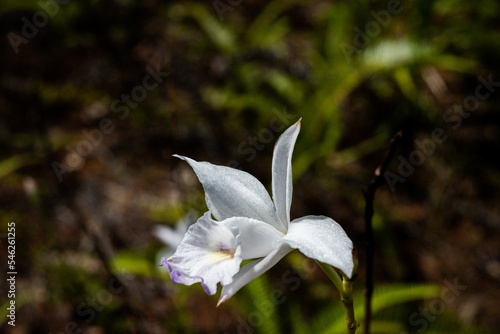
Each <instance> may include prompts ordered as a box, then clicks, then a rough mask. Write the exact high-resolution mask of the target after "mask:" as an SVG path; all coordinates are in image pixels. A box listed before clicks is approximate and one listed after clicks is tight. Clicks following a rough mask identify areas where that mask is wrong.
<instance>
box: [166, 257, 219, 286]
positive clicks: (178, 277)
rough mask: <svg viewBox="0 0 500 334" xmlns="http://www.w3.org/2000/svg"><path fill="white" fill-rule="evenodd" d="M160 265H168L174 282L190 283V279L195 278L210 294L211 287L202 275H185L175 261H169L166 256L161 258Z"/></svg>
mask: <svg viewBox="0 0 500 334" xmlns="http://www.w3.org/2000/svg"><path fill="white" fill-rule="evenodd" d="M160 266H161V267H167V269H168V273H169V274H170V278H171V279H172V282H174V283H175V284H186V283H188V281H190V279H191V280H192V279H194V280H197V281H199V282H200V283H201V285H202V286H203V290H205V293H207V294H209V292H210V289H209V288H208V287H207V286H206V285H205V282H204V280H203V278H202V277H200V276H193V277H191V276H186V275H183V274H182V273H181V272H180V271H179V270H177V269H176V268H175V266H174V264H173V263H171V262H169V261H168V260H167V259H165V258H164V257H162V258H161V263H160Z"/></svg>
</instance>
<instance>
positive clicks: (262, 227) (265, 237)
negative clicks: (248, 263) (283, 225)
mask: <svg viewBox="0 0 500 334" xmlns="http://www.w3.org/2000/svg"><path fill="white" fill-rule="evenodd" d="M220 224H221V225H224V226H226V227H228V228H229V229H237V230H238V231H239V233H240V235H239V241H240V243H241V257H242V259H243V260H247V259H255V258H259V257H264V256H266V255H267V254H269V253H270V252H271V251H273V249H274V245H276V244H278V243H279V242H280V241H281V238H283V236H284V234H283V233H281V232H279V231H278V230H277V229H275V228H274V227H272V226H271V225H269V224H267V223H264V222H261V221H260V220H256V219H252V218H246V217H234V218H228V219H225V220H223V221H221V222H220Z"/></svg>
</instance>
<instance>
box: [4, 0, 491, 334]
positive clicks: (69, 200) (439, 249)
mask: <svg viewBox="0 0 500 334" xmlns="http://www.w3.org/2000/svg"><path fill="white" fill-rule="evenodd" d="M222 2H223V3H224V4H226V5H227V6H230V7H227V8H230V10H227V11H225V12H223V13H220V12H219V13H218V12H217V8H216V7H215V3H216V2H215V1H214V2H201V1H198V2H195V1H189V2H184V1H159V0H151V1H144V2H139V1H127V0H121V1H111V0H93V1H83V0H71V1H69V2H68V3H67V4H64V5H62V4H61V5H59V6H58V7H57V13H55V14H54V15H48V14H46V16H47V18H48V19H47V23H46V24H43V26H40V27H38V29H37V33H36V34H35V36H34V37H30V38H27V42H26V43H24V42H23V43H21V44H19V45H18V46H17V47H18V49H19V50H18V51H19V52H18V53H16V52H15V48H14V47H13V45H12V41H11V40H10V39H9V37H8V36H9V34H11V33H15V34H17V36H23V25H24V24H26V23H25V22H26V20H27V21H29V22H31V23H33V22H34V21H33V20H34V15H37V13H40V12H44V11H47V8H48V7H47V6H49V4H52V5H53V4H54V2H51V1H50V0H47V1H46V2H43V1H42V2H39V1H35V0H30V1H23V2H19V1H10V0H9V1H2V2H1V3H0V20H1V26H0V30H1V32H2V36H4V38H3V43H2V44H1V52H0V55H1V56H0V59H1V66H2V68H1V72H2V79H1V80H0V87H1V90H0V115H1V117H2V120H3V122H2V124H0V203H1V205H0V217H1V219H2V220H1V224H2V225H1V226H2V229H3V230H2V231H1V232H0V233H2V240H3V239H4V232H5V231H6V223H7V222H9V221H16V224H17V226H18V227H17V236H16V243H17V245H18V248H17V249H18V250H17V257H16V261H17V262H16V263H17V267H18V273H19V274H18V276H17V284H18V285H17V286H18V288H19V293H18V295H17V297H16V302H17V307H18V309H17V312H18V313H17V314H18V320H17V321H18V322H17V323H18V324H19V326H20V328H21V329H20V331H24V332H39V331H40V332H54V333H59V332H63V331H64V330H65V325H66V324H68V323H70V322H71V321H75V322H76V323H77V324H78V326H79V328H81V329H82V330H83V332H88V333H90V332H92V333H95V332H97V333H112V332H116V333H121V332H136V333H161V332H171V333H226V332H227V333H229V332H230V333H232V332H237V331H238V329H239V328H245V329H246V330H247V331H253V332H255V333H280V332H283V333H290V332H291V333H337V332H343V330H344V329H343V328H344V326H345V324H344V312H343V309H342V304H341V302H340V300H338V298H337V295H336V293H335V291H334V290H333V288H332V287H331V286H330V285H329V284H328V282H327V280H326V278H325V277H324V275H322V274H318V273H315V272H313V273H312V274H310V273H309V272H308V271H305V269H304V268H302V267H301V266H302V264H303V262H302V257H300V256H299V255H297V254H291V255H290V256H288V257H287V261H288V262H285V263H284V264H281V265H280V266H278V267H277V268H276V269H273V270H272V271H271V272H270V273H269V275H268V276H265V277H260V278H259V279H257V280H256V281H254V282H252V283H251V284H250V285H248V286H247V287H245V288H244V289H243V290H242V291H241V292H239V293H238V294H237V295H236V296H235V297H233V298H232V299H231V300H230V301H229V302H228V303H226V304H224V305H223V306H221V307H220V308H218V309H216V308H215V305H216V297H215V296H211V297H208V296H205V295H204V293H203V290H202V289H201V287H199V286H198V285H196V286H193V287H184V286H174V285H173V284H172V283H171V281H170V280H169V279H168V274H166V272H165V268H158V267H157V261H158V256H162V254H157V252H158V250H160V249H161V248H162V245H161V243H160V242H159V241H158V240H157V238H155V237H154V236H153V232H152V231H153V230H154V226H155V225H156V224H165V225H169V226H174V225H175V224H176V222H177V221H178V220H179V219H180V218H182V217H183V216H185V215H186V214H188V213H189V212H191V211H193V210H194V211H195V212H196V213H197V214H198V215H201V214H202V213H203V212H204V211H205V210H206V206H205V204H204V202H203V193H202V189H201V187H200V185H199V184H198V183H197V180H196V179H195V178H194V175H193V173H192V172H191V171H190V170H189V169H188V168H187V166H184V165H182V164H181V163H180V162H179V161H175V159H173V158H172V157H171V155H172V154H173V153H179V154H183V155H187V156H190V157H193V158H195V159H196V160H208V161H211V162H213V163H218V164H226V165H227V164H229V165H236V166H237V167H239V168H242V169H243V170H246V171H249V172H251V173H252V174H254V175H256V176H257V177H258V178H259V179H260V180H262V181H263V183H264V184H269V182H270V158H271V152H272V147H273V145H274V142H275V141H276V139H277V137H278V136H279V134H280V133H281V132H282V131H283V130H284V129H285V128H286V127H287V126H288V125H291V124H292V123H294V122H295V121H296V120H297V119H299V118H300V117H302V118H303V122H302V130H301V134H300V137H299V140H298V141H297V146H296V148H295V152H294V157H293V168H294V178H295V189H296V192H295V194H294V205H293V211H292V215H293V216H303V215H306V214H325V215H327V216H331V217H333V218H334V219H336V220H337V221H339V223H341V225H342V226H343V227H344V228H345V229H346V231H347V233H348V235H349V236H351V237H352V238H353V240H354V242H355V244H356V245H357V247H358V248H359V250H360V255H361V258H360V276H359V277H358V279H357V285H356V289H357V295H356V296H355V298H354V302H355V305H356V315H357V318H358V321H360V320H362V319H363V308H362V305H363V296H362V293H361V291H362V285H363V280H364V278H363V275H362V274H363V253H362V249H363V238H362V236H363V222H362V220H361V217H362V213H363V206H364V202H363V197H362V195H361V192H360V191H359V189H360V188H362V187H363V186H364V185H366V183H367V182H368V180H369V179H370V177H371V175H372V173H373V171H374V169H375V168H376V166H378V164H379V163H380V161H381V159H382V157H383V156H384V149H385V148H386V147H387V146H388V142H389V140H390V138H391V136H392V135H393V134H394V133H395V132H396V131H398V130H400V129H402V130H403V133H404V138H405V139H404V143H403V146H402V147H401V149H400V151H399V152H398V154H401V156H403V157H408V154H409V153H410V152H411V151H413V150H414V149H415V146H414V140H415V139H419V140H422V139H425V138H429V136H430V134H431V133H432V131H433V129H435V128H437V127H442V128H443V129H444V130H445V133H446V135H447V136H448V138H449V139H448V141H447V142H446V143H445V144H442V145H441V146H438V147H436V148H435V153H434V154H431V155H430V156H427V157H426V160H425V162H424V164H423V165H422V166H420V167H419V168H418V169H417V171H416V172H415V173H414V174H412V175H411V176H410V177H408V178H407V179H406V181H405V182H404V183H400V184H398V185H397V188H396V192H395V193H391V192H389V191H388V189H381V190H380V191H379V193H377V198H376V203H377V204H376V216H375V217H374V224H375V225H374V229H375V236H376V245H377V247H376V254H375V256H376V257H375V263H376V268H377V272H376V277H375V278H376V290H375V295H374V299H373V305H374V317H373V324H372V332H373V333H389V332H391V333H393V332H394V333H395V332H401V331H407V332H409V333H413V332H416V330H417V329H418V327H417V326H412V325H411V323H409V316H410V315H411V314H412V313H413V312H416V311H418V310H419V308H420V307H426V306H428V305H429V302H430V301H432V300H433V299H435V298H438V297H439V294H440V293H441V291H442V290H441V289H442V284H443V281H444V279H449V280H452V279H453V278H454V277H459V278H460V282H464V284H467V286H468V287H469V286H470V288H468V289H467V290H466V292H465V293H464V295H462V296H460V298H458V299H457V302H456V303H452V304H451V305H449V307H448V305H446V310H445V312H444V313H443V314H440V315H438V316H436V320H435V321H432V322H429V323H428V328H427V329H426V331H425V333H457V332H461V333H462V332H463V333H465V332H471V333H472V332H475V333H477V332H481V333H483V332H484V333H487V332H488V331H487V330H485V331H479V329H477V328H487V327H491V328H492V331H491V332H494V331H495V330H496V331H497V330H498V328H500V323H499V320H498V314H497V313H498V311H496V306H497V305H496V304H495V301H494V299H495V297H494V296H498V295H499V294H500V291H499V289H498V281H499V280H500V273H499V270H498V268H499V266H500V265H499V263H500V262H499V261H500V255H499V254H500V249H499V247H498V245H500V242H499V240H498V238H497V237H496V236H497V235H498V231H499V230H500V227H499V226H500V218H499V217H500V211H499V210H500V207H499V206H498V204H497V203H499V200H500V198H499V197H500V195H499V193H498V189H499V187H500V174H499V170H500V166H499V165H498V161H496V159H494V158H493V157H494V156H496V154H497V152H498V149H499V143H500V129H499V124H500V117H499V114H498V109H499V106H500V99H499V95H498V94H492V96H491V98H489V99H488V100H486V101H482V102H481V104H480V107H479V109H478V110H477V111H476V112H475V113H473V115H471V116H470V118H467V119H465V118H464V120H463V125H462V126H461V127H460V128H459V129H457V130H454V129H450V126H449V125H447V124H444V123H443V113H444V112H445V110H447V109H449V108H450V107H451V106H452V105H453V104H454V103H461V102H462V101H463V99H464V98H465V97H466V96H469V95H471V94H474V93H475V89H476V87H477V85H478V81H477V77H478V76H479V75H482V76H483V77H488V75H492V77H493V81H495V82H496V81H498V80H499V79H498V78H500V75H499V74H500V73H499V71H498V59H499V55H500V29H499V22H500V20H499V18H500V3H498V1H495V0H478V1H475V2H469V1H465V0H435V1H401V2H400V3H399V6H398V7H397V8H398V10H397V11H398V13H397V14H385V15H386V16H383V14H381V13H382V11H384V13H390V9H389V7H388V6H389V3H393V4H394V2H391V1H367V0H357V1H349V2H346V1H309V2H306V1H297V0H287V1H277V0H274V1H251V2H248V1H242V2H240V3H239V4H238V5H234V3H236V2H226V1H222ZM374 13H375V14H374ZM381 15H382V16H381ZM387 15H389V16H387ZM377 18H378V19H377ZM23 19H25V20H24V21H23ZM381 20H382V21H381ZM370 24H371V27H372V28H370ZM377 26H378V30H370V29H373V27H377ZM359 31H361V33H360V32H359ZM375 31H376V32H375ZM10 36H12V35H10ZM147 66H149V67H150V68H154V69H157V68H160V69H161V70H162V71H166V72H168V73H169V76H168V77H167V78H166V80H165V82H163V83H161V84H160V85H159V86H158V88H156V89H152V90H148V91H147V97H146V98H144V99H143V100H141V101H138V100H137V101H133V102H132V104H127V102H125V100H124V98H123V96H124V95H127V94H128V95H133V92H134V89H136V87H138V86H141V85H143V82H144V81H143V80H144V77H145V75H147V73H148V72H147V70H146V68H147ZM117 100H118V102H119V104H118V105H119V106H121V107H127V108H128V110H129V113H128V114H127V115H126V116H124V114H123V113H122V112H117V111H116V110H114V108H113V103H114V102H115V101H117ZM134 104H136V106H132V105H134ZM122 116H124V117H122ZM103 118H109V119H110V120H111V122H112V124H113V125H114V130H113V131H110V133H102V132H101V134H102V137H101V139H100V141H99V143H98V144H95V145H92V147H91V150H90V152H89V153H88V154H85V156H84V157H80V160H81V162H80V163H76V162H75V161H76V160H75V159H76V157H75V155H74V154H73V153H71V152H72V151H78V149H79V147H81V145H82V143H83V142H84V141H89V140H90V139H89V138H88V137H87V136H85V135H84V134H83V133H82V130H86V131H93V130H96V129H99V124H100V122H101V120H102V119H103ZM446 126H448V127H446ZM94 133H95V132H94ZM94 140H96V137H94ZM79 145H80V146H79ZM54 162H58V163H62V164H64V165H65V166H70V167H68V169H67V170H65V171H64V173H63V174H62V175H59V176H60V177H61V180H59V178H58V177H57V176H56V174H57V172H55V171H54V167H53V163H54ZM398 163H399V161H394V162H393V163H392V164H391V165H390V168H389V169H390V170H392V171H396V170H397V168H398ZM1 244H2V245H4V243H3V242H2V243H1ZM1 254H2V262H1V263H2V264H3V263H6V261H5V259H6V255H3V253H1ZM289 264H292V265H293V266H294V268H295V269H294V270H296V272H293V275H298V276H289V273H290V271H289V270H290V269H289V268H288V265H289ZM3 269H4V267H2V270H3ZM3 271H4V272H6V270H3ZM283 275H285V276H283ZM290 275H292V274H290ZM127 277H128V278H127ZM130 277H131V278H130ZM283 277H285V279H284V278H283ZM296 279H298V282H300V284H299V285H300V286H298V287H297V289H296V290H292V289H291V287H293V286H294V285H293V284H294V283H293V282H297V280H296ZM114 280H117V282H121V283H122V284H123V285H124V287H125V289H124V290H123V292H119V293H116V294H113V295H112V297H111V299H110V301H109V302H108V303H105V305H104V307H102V309H101V308H100V307H99V308H98V307H94V308H93V310H94V314H95V317H92V318H89V317H88V315H89V313H86V315H87V316H82V315H81V314H79V313H78V306H79V305H80V304H81V303H88V298H91V297H95V296H98V294H99V292H101V291H107V290H110V288H109V282H114ZM473 286H474V287H480V288H479V289H477V288H476V289H474V288H473ZM5 289H6V288H4V287H3V285H2V290H1V292H2V293H1V296H2V297H0V304H1V305H2V312H3V310H5V305H7V302H8V300H5V296H6V293H4V292H6V290H5ZM276 290H277V291H281V292H282V293H283V294H282V295H281V297H282V299H280V300H284V302H283V303H279V304H275V303H273V304H272V306H273V307H269V309H268V311H266V312H264V313H263V312H262V310H261V308H259V306H262V305H269V298H270V296H271V295H272V294H273V292H274V291H276ZM472 290H474V291H472ZM478 290H480V291H478ZM120 291H121V290H120ZM283 298H284V299H283ZM477 300H480V301H481V302H477ZM87 306H88V305H87ZM87 310H92V309H87ZM252 314H261V315H262V323H261V324H260V325H259V326H252V325H251V324H250V323H251V321H250V319H251V318H250V316H251V315H252ZM1 319H2V320H1V321H2V322H3V323H2V324H1V328H2V330H4V329H5V330H11V328H10V327H8V325H7V324H6V322H5V319H6V318H5V317H2V318H1ZM242 321H243V322H242ZM255 321H257V320H255ZM476 327H477V328H476ZM359 332H360V333H363V332H364V329H363V328H360V330H359Z"/></svg>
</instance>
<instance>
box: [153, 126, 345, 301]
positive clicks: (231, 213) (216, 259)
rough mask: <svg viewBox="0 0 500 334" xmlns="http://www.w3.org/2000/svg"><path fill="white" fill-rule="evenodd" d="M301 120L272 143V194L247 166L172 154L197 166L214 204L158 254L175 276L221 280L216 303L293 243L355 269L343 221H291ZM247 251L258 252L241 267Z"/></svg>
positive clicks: (207, 285)
mask: <svg viewBox="0 0 500 334" xmlns="http://www.w3.org/2000/svg"><path fill="white" fill-rule="evenodd" d="M300 123H301V120H299V121H298V122H297V123H295V124H294V125H292V126H291V127H290V128H288V129H287V130H286V131H285V132H284V133H283V134H282V135H281V136H280V137H279V139H278V141H277V143H276V145H275V147H274V153H273V162H272V192H273V199H271V197H270V196H269V194H268V192H267V191H266V188H265V187H264V186H263V185H262V183H260V182H259V181H258V180H257V179H256V178H255V177H253V176H252V175H250V174H248V173H246V172H243V171H240V170H237V169H234V168H229V167H224V166H216V165H212V164H210V163H208V162H197V161H195V160H193V159H190V158H187V157H183V156H178V155H174V156H176V157H178V158H180V159H182V160H185V161H186V162H187V163H189V165H190V166H191V167H192V168H193V170H194V172H195V173H196V175H197V176H198V179H199V180H200V182H201V183H202V185H203V188H204V190H205V200H206V202H207V206H208V209H209V211H208V212H207V213H205V215H204V216H203V217H201V218H200V219H199V220H198V221H197V222H196V223H195V224H194V225H192V226H191V227H190V228H189V230H188V231H187V233H186V235H185V237H184V239H183V240H182V242H181V243H180V245H179V247H178V248H177V250H176V252H175V253H174V254H173V255H172V256H171V257H170V258H168V260H165V258H163V259H162V261H161V265H164V266H167V267H168V271H169V273H170V277H171V279H172V281H173V282H174V283H181V284H185V285H191V284H193V283H197V282H200V283H201V284H202V286H203V288H204V290H205V292H206V293H208V294H210V295H213V294H215V293H216V292H217V284H218V283H221V285H222V286H223V288H222V293H221V296H220V298H219V303H218V305H219V304H221V303H223V302H225V301H226V300H228V299H229V298H231V297H232V296H233V295H234V294H235V293H236V292H237V291H238V290H239V289H241V288H242V287H243V286H244V285H246V284H247V283H249V282H250V281H252V280H254V279H255V278H257V277H259V276H260V275H262V274H263V273H264V272H266V271H267V270H268V269H270V268H271V267H272V266H274V265H275V264H276V263H277V262H278V261H279V260H281V259H282V258H283V257H284V256H285V255H286V254H288V253H289V252H290V251H292V250H293V249H298V250H300V251H301V252H302V253H303V254H304V255H306V256H308V257H310V258H313V259H316V260H318V261H321V262H323V263H326V264H329V265H331V266H333V267H335V268H338V269H340V270H341V271H342V272H343V273H344V274H345V275H346V276H347V277H349V278H351V277H352V275H353V273H352V271H353V267H354V263H353V257H352V250H353V244H352V241H351V240H350V239H349V237H348V236H347V235H346V233H345V232H344V230H343V229H342V227H341V226H340V225H339V224H337V223H336V222H335V221H334V220H333V219H331V218H328V217H325V216H305V217H302V218H298V219H294V220H292V221H290V205H291V203H292V163H291V160H292V152H293V147H294V145H295V141H296V139H297V136H298V134H299V131H300ZM211 216H213V217H214V218H215V220H214V219H212V217H211ZM247 259H256V260H254V261H252V262H250V263H248V264H246V265H245V266H243V267H240V264H241V261H242V260H247Z"/></svg>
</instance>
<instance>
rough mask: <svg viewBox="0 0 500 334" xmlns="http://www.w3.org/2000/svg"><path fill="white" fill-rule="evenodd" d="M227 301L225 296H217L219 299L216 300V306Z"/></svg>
mask: <svg viewBox="0 0 500 334" xmlns="http://www.w3.org/2000/svg"><path fill="white" fill-rule="evenodd" d="M226 301H227V298H226V297H222V296H221V297H220V298H219V301H218V302H217V307H219V306H221V305H222V304H224V303H225V302H226Z"/></svg>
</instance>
